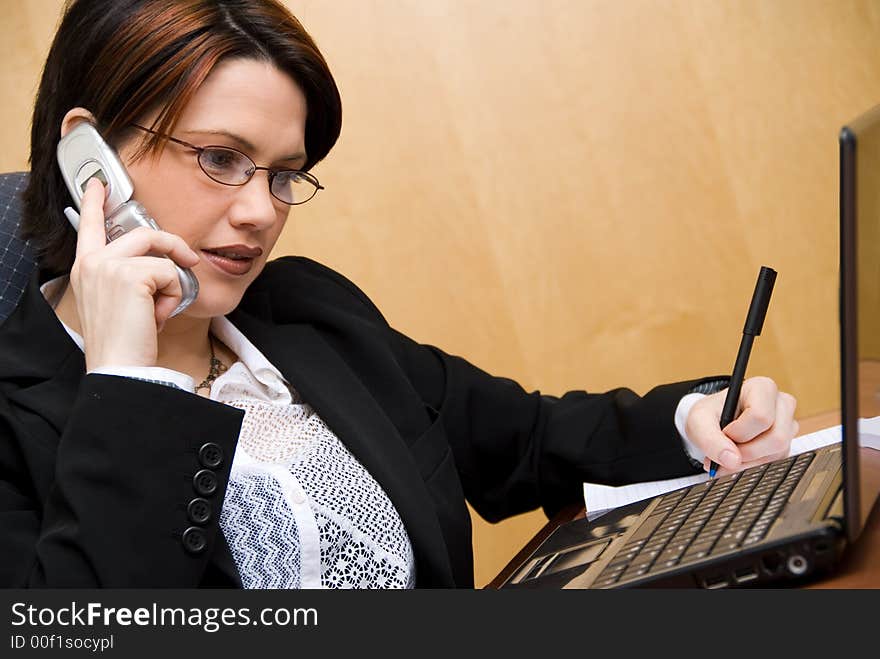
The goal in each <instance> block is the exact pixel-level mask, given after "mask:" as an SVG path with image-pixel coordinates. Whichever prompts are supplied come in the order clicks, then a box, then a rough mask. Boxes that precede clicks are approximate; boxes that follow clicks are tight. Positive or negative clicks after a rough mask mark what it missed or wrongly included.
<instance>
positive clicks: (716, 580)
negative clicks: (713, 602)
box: [703, 575, 730, 589]
mask: <svg viewBox="0 0 880 659" xmlns="http://www.w3.org/2000/svg"><path fill="white" fill-rule="evenodd" d="M729 585H730V582H729V581H728V580H727V577H726V576H723V575H716V576H714V577H708V578H706V579H703V588H709V589H714V588H727V586H729Z"/></svg>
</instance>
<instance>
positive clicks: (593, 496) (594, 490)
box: [584, 416, 880, 520]
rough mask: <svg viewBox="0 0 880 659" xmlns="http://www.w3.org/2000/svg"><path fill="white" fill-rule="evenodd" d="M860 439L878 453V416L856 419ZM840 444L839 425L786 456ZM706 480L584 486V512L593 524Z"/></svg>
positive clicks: (805, 438) (801, 440) (803, 439)
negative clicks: (617, 510) (622, 508)
mask: <svg viewBox="0 0 880 659" xmlns="http://www.w3.org/2000/svg"><path fill="white" fill-rule="evenodd" d="M859 438H860V440H861V445H862V446H867V447H870V448H873V449H877V450H880V416H877V417H874V418H871V419H859ZM839 441H840V426H839V425H838V426H832V427H830V428H824V429H822V430H817V431H816V432H812V433H809V434H807V435H801V436H800V437H795V438H794V440H792V442H791V450H790V451H789V455H798V454H799V453H806V452H807V451H812V450H814V449H817V448H821V447H822V446H827V445H829V444H834V443H835V442H839ZM707 480H709V474H707V473H702V474H696V475H694V476H685V477H683V478H671V479H668V480H662V481H647V482H644V483H633V484H632V485H621V486H620V487H611V486H608V485H597V484H595V483H584V504H585V506H586V508H587V519H590V520H593V519H596V518H597V517H599V516H600V515H603V514H605V513H607V512H608V511H609V510H613V509H614V508H618V507H620V506H625V505H627V504H629V503H633V502H635V501H641V500H643V499H650V498H653V497H656V496H657V495H659V494H664V493H666V492H671V491H672V490H677V489H679V488H682V487H687V486H689V485H694V484H695V483H702V482H703V481H707Z"/></svg>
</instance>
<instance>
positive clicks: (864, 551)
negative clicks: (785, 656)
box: [486, 412, 880, 589]
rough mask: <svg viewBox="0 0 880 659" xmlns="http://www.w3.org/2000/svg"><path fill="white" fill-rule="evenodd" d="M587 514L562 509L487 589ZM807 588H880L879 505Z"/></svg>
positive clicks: (803, 424) (812, 426) (832, 421)
mask: <svg viewBox="0 0 880 659" xmlns="http://www.w3.org/2000/svg"><path fill="white" fill-rule="evenodd" d="M799 423H800V432H801V434H807V433H811V432H815V431H816V430H821V429H822V428H828V427H830V426H834V425H837V424H839V423H840V415H839V414H838V413H837V412H831V413H828V414H819V415H816V416H813V417H809V418H807V419H801V420H800V421H799ZM585 514H586V512H585V510H584V505H583V504H574V505H571V506H569V507H567V508H564V509H562V510H561V511H560V512H559V513H558V514H557V515H556V516H555V517H554V518H553V519H551V520H550V521H549V522H547V524H545V525H544V527H543V528H542V529H541V530H540V531H538V533H537V535H535V537H534V538H532V540H531V541H529V543H528V544H527V545H526V546H525V547H523V549H522V550H521V551H520V552H519V553H518V554H517V555H516V556H514V557H513V559H511V561H510V562H509V563H508V564H507V565H506V566H505V568H504V569H503V570H502V571H501V572H500V573H499V574H498V576H496V577H495V578H494V579H493V580H492V581H491V582H490V583H489V584H488V585H487V586H486V588H492V589H497V588H499V587H500V586H501V584H502V583H503V582H504V581H505V580H506V579H507V578H508V577H509V576H510V575H511V574H512V573H513V571H514V570H515V569H516V568H517V567H518V566H519V565H521V564H522V562H523V561H524V560H525V559H526V558H527V557H528V556H529V555H530V554H531V553H532V552H533V551H535V549H537V548H538V545H540V544H541V543H542V542H543V541H544V540H545V539H546V538H547V536H549V535H550V534H551V533H552V532H553V531H554V530H556V528H557V527H559V526H560V525H562V524H565V523H566V522H570V521H572V520H575V519H579V518H583V517H584V516H585ZM806 587H807V588H880V505H876V504H875V506H874V508H873V509H872V510H871V515H870V516H869V517H868V520H867V522H866V524H865V528H864V530H863V531H862V535H861V537H860V538H859V541H858V542H857V543H856V544H855V545H853V546H851V547H849V548H848V549H847V551H846V553H845V555H844V557H843V560H842V561H841V563H840V564H839V565H838V566H837V568H836V569H835V571H834V573H833V574H832V575H830V576H826V577H825V578H822V579H820V580H816V581H814V582H812V583H810V584H809V585H808V586H806Z"/></svg>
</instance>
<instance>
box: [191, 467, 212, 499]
mask: <svg viewBox="0 0 880 659" xmlns="http://www.w3.org/2000/svg"><path fill="white" fill-rule="evenodd" d="M193 487H194V488H195V490H196V492H198V493H199V494H201V495H202V496H203V497H209V496H211V495H212V494H214V492H216V491H217V475H216V474H215V473H214V472H213V471H210V470H208V469H201V470H200V471H197V472H196V475H195V476H193Z"/></svg>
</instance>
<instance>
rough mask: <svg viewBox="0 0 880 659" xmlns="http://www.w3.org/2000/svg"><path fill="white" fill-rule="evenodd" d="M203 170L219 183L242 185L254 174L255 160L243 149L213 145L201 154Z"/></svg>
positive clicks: (200, 161)
mask: <svg viewBox="0 0 880 659" xmlns="http://www.w3.org/2000/svg"><path fill="white" fill-rule="evenodd" d="M199 165H200V166H201V168H202V170H203V171H204V172H205V174H207V175H208V176H210V177H211V178H212V179H214V180H215V181H217V182H218V183H225V184H226V185H242V184H244V183H247V182H248V180H249V179H250V177H251V176H253V174H254V169H255V167H256V165H254V163H253V161H252V160H251V159H250V158H248V157H247V156H246V155H244V154H243V153H242V152H241V151H236V150H235V149H226V148H223V147H217V146H211V147H208V148H207V149H204V150H202V152H201V153H200V154H199Z"/></svg>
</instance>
